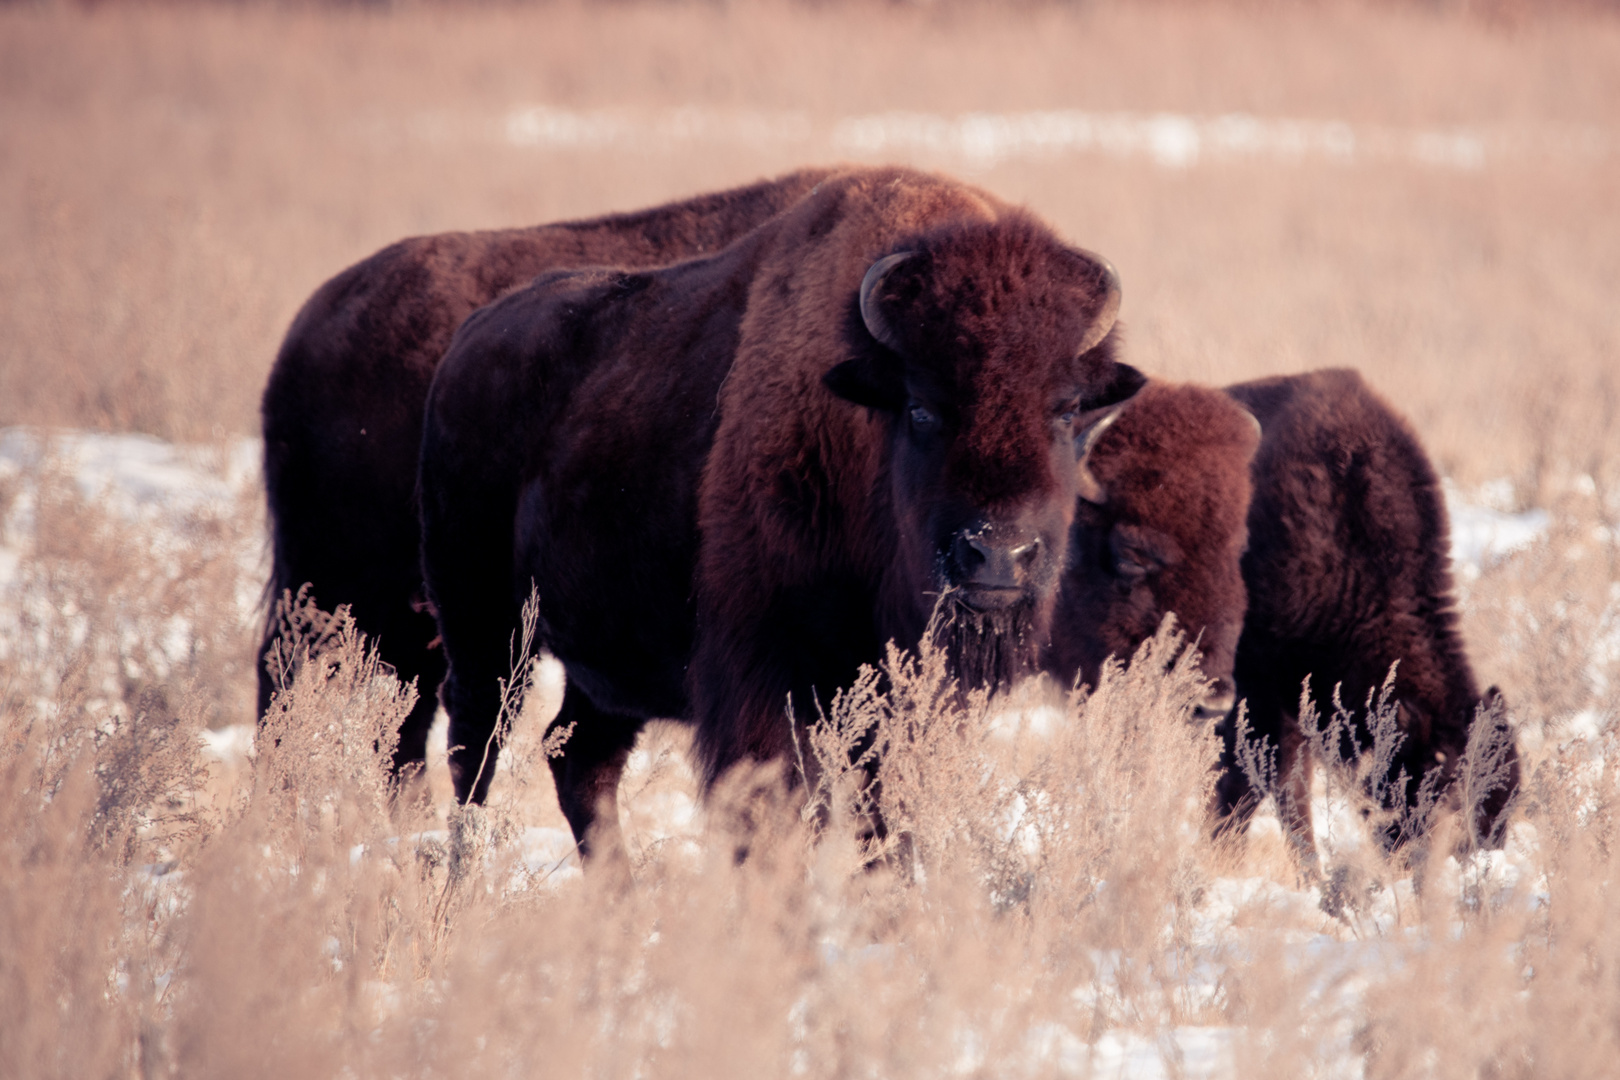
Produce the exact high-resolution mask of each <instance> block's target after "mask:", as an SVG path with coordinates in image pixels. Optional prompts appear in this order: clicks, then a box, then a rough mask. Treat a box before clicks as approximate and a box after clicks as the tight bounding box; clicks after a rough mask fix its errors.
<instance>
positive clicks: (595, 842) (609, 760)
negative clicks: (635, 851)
mask: <svg viewBox="0 0 1620 1080" xmlns="http://www.w3.org/2000/svg"><path fill="white" fill-rule="evenodd" d="M643 724H644V721H643V720H641V719H640V718H637V717H630V716H623V715H619V714H616V713H610V712H607V711H605V710H603V709H600V708H598V707H597V706H596V704H595V703H594V702H593V701H591V699H590V698H589V697H588V696H587V695H586V694H585V692H584V691H582V690H580V689H579V688H578V687H577V686H576V685H575V684H574V683H573V682H570V683H569V684H568V686H567V688H566V689H565V690H564V691H563V702H562V708H561V710H559V711H558V713H557V718H556V719H555V720H553V721H552V722H551V728H550V731H549V732H548V733H547V739H548V741H549V740H551V739H553V738H561V737H562V734H561V733H562V732H565V731H566V738H564V739H563V742H562V745H561V747H560V751H561V752H560V753H559V754H558V756H556V757H553V758H552V759H551V776H552V779H553V780H554V781H555V782H556V785H557V803H558V805H559V806H560V807H561V808H562V812H563V817H565V818H567V819H568V827H569V828H570V829H572V830H573V832H574V840H575V841H576V842H577V843H578V844H579V853H580V858H581V859H585V860H590V861H593V862H598V861H600V860H601V859H603V858H607V859H612V860H615V861H617V860H618V859H620V858H622V857H625V856H626V855H627V851H626V848H625V844H624V835H623V833H622V832H621V831H620V828H619V798H618V796H619V780H620V778H621V777H622V776H623V775H624V766H625V762H626V761H627V760H629V757H630V750H631V748H632V747H634V746H635V742H636V736H637V735H638V734H639V733H640V731H641V728H642V726H643ZM570 726H572V730H571V731H570V730H568V729H569V727H570Z"/></svg>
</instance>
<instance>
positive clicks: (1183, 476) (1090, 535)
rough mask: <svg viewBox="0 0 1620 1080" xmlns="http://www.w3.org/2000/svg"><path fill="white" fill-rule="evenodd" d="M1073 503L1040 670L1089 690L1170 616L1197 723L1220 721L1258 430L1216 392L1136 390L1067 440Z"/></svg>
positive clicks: (1240, 603)
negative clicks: (1192, 658)
mask: <svg viewBox="0 0 1620 1080" xmlns="http://www.w3.org/2000/svg"><path fill="white" fill-rule="evenodd" d="M1081 443H1082V450H1081V463H1080V500H1079V502H1078V505H1077V508H1076V511H1075V518H1074V525H1073V527H1072V528H1071V530H1070V534H1069V562H1068V568H1067V569H1066V570H1065V572H1064V576H1063V584H1062V586H1061V593H1060V597H1059V600H1058V612H1057V615H1056V616H1055V618H1054V623H1053V630H1052V644H1051V647H1050V650H1049V652H1048V657H1047V663H1046V668H1047V670H1048V671H1049V672H1051V673H1052V674H1053V676H1054V677H1056V678H1058V679H1059V680H1060V681H1064V682H1068V681H1071V680H1073V679H1074V678H1075V676H1076V674H1078V675H1079V676H1080V677H1081V678H1083V679H1084V680H1085V681H1087V682H1090V683H1093V684H1095V683H1096V681H1097V677H1098V674H1099V672H1100V671H1101V669H1102V665H1103V663H1104V661H1106V660H1107V659H1108V658H1109V657H1110V656H1117V657H1120V658H1121V659H1124V658H1128V657H1129V656H1130V655H1131V654H1132V653H1133V652H1135V651H1136V648H1137V646H1138V645H1140V644H1141V643H1142V642H1143V641H1145V640H1146V639H1147V638H1149V637H1151V636H1152V635H1153V633H1154V631H1156V630H1157V629H1158V628H1159V624H1160V623H1161V622H1162V621H1163V619H1164V617H1165V615H1166V614H1169V613H1171V612H1173V613H1174V614H1175V615H1176V618H1177V620H1178V621H1179V622H1180V624H1181V626H1182V628H1183V629H1184V630H1185V631H1186V633H1187V635H1188V636H1189V637H1190V638H1191V639H1192V640H1193V641H1194V642H1195V647H1196V648H1197V649H1198V650H1199V653H1200V660H1199V663H1200V667H1201V668H1202V669H1203V672H1204V675H1205V676H1206V677H1207V678H1208V679H1209V680H1210V692H1209V695H1208V696H1207V697H1206V698H1205V700H1204V701H1203V702H1202V703H1201V704H1200V705H1199V706H1198V710H1197V711H1198V715H1199V716H1200V717H1201V718H1204V719H1214V718H1216V717H1220V716H1225V715H1226V713H1227V712H1228V711H1230V710H1231V708H1232V703H1233V700H1234V698H1233V693H1234V683H1233V679H1232V668H1233V662H1234V659H1235V657H1236V654H1237V648H1238V635H1239V633H1240V632H1241V631H1242V629H1243V612H1244V603H1245V595H1246V594H1245V589H1244V585H1243V570H1242V567H1241V565H1240V560H1241V559H1242V557H1243V547H1244V543H1245V540H1246V537H1247V526H1246V521H1247V516H1248V512H1249V485H1250V481H1249V463H1250V461H1251V460H1252V459H1253V457H1254V454H1255V450H1256V449H1257V448H1258V446H1259V445H1260V428H1259V425H1258V424H1256V423H1255V419H1254V417H1253V416H1250V415H1249V414H1248V413H1247V412H1246V411H1245V410H1244V409H1243V407H1242V406H1240V405H1238V404H1237V403H1236V402H1234V401H1233V400H1232V399H1231V398H1229V397H1227V396H1226V395H1225V394H1223V393H1221V392H1220V391H1219V390H1213V389H1206V388H1203V387H1196V386H1175V385H1171V384H1168V383H1157V382H1150V383H1148V385H1147V386H1145V387H1143V388H1142V389H1141V390H1140V391H1138V392H1137V394H1136V396H1135V397H1133V398H1131V399H1130V400H1129V401H1128V402H1126V403H1125V404H1124V405H1122V406H1118V407H1116V408H1114V409H1110V410H1106V411H1104V412H1103V413H1102V414H1101V415H1100V416H1099V417H1097V418H1096V419H1094V420H1092V421H1091V423H1090V425H1089V427H1087V428H1086V430H1085V434H1084V435H1083V436H1082V438H1081Z"/></svg>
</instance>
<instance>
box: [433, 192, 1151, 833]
mask: <svg viewBox="0 0 1620 1080" xmlns="http://www.w3.org/2000/svg"><path fill="white" fill-rule="evenodd" d="M1118 303H1119V292H1118V286H1117V283H1116V281H1115V277H1114V274H1113V271H1112V269H1111V268H1110V267H1109V266H1108V264H1107V263H1106V262H1104V261H1102V260H1101V259H1098V258H1097V257H1095V256H1093V255H1089V254H1087V253H1086V252H1084V251H1080V250H1078V249H1075V248H1072V247H1069V246H1067V245H1065V244H1063V243H1061V242H1059V241H1058V240H1057V239H1056V238H1055V237H1054V236H1053V235H1052V233H1051V232H1050V231H1049V230H1048V229H1047V228H1046V227H1045V226H1043V225H1042V224H1040V223H1039V222H1038V221H1036V220H1035V219H1034V218H1033V217H1031V216H1030V215H1029V214H1027V213H1025V212H1023V211H1021V210H1018V209H1015V208H1012V207H1009V206H1007V205H1005V204H1003V203H1001V202H999V201H997V200H995V199H993V198H992V197H990V196H988V195H986V194H984V193H982V192H979V191H977V190H974V189H972V188H969V187H965V186H962V185H960V184H957V183H954V182H951V181H948V180H945V179H941V178H936V177H931V176H927V175H922V174H919V173H914V172H909V171H904V170H892V169H874V170H855V171H850V172H845V173H841V174H839V175H836V176H832V177H828V178H826V179H825V180H823V181H822V182H821V183H820V184H819V185H818V187H817V188H816V190H815V191H814V192H812V193H811V194H810V195H808V196H807V197H806V198H804V199H803V200H802V201H800V202H799V203H798V204H797V205H795V206H794V207H792V208H791V209H790V210H788V211H787V212H786V213H784V214H782V215H781V216H779V217H777V218H775V219H773V220H771V221H769V222H767V223H766V224H764V225H762V226H760V227H759V228H758V229H756V230H754V232H752V233H751V234H749V235H748V236H746V237H744V238H742V239H741V240H739V241H738V242H736V243H735V244H733V245H732V246H731V247H730V248H729V249H727V250H726V251H725V252H723V253H721V254H719V255H717V256H714V257H712V258H706V259H698V260H693V261H689V262H686V263H681V264H678V265H675V266H670V267H666V268H663V269H658V270H651V271H645V272H639V273H631V272H625V271H622V270H581V271H574V272H567V273H558V274H554V275H551V276H549V277H546V278H544V279H541V280H539V281H537V282H536V283H534V284H533V285H531V286H530V287H528V288H526V289H524V290H522V291H520V292H517V293H515V294H513V295H511V296H508V297H506V298H505V299H503V300H501V301H499V302H497V303H495V304H492V305H490V306H489V307H487V308H485V309H483V310H482V311H480V312H479V313H477V314H476V315H474V316H473V317H472V318H470V319H468V321H467V322H466V323H465V324H464V325H463V327H462V328H461V330H460V331H459V332H458V333H457V335H456V339H455V342H454V344H453V345H452V347H451V349H450V351H449V353H448V354H447V355H446V357H445V359H444V362H443V364H442V365H441V367H440V369H439V372H438V374H437V376H436V378H435V380H434V383H433V387H432V390H431V393H430V395H429V400H428V409H427V416H426V423H425V426H424V433H423V442H422V459H421V480H420V485H421V498H422V557H423V570H424V575H425V578H426V582H427V586H428V590H429V594H430V596H431V597H432V599H433V601H434V604H435V605H436V609H437V613H438V620H439V628H440V631H441V633H442V635H443V640H444V647H445V651H446V653H447V657H448V660H449V664H450V672H449V675H448V676H447V678H446V680H445V683H444V691H443V697H444V703H445V706H446V708H447V709H448V711H449V713H450V718H451V719H450V723H451V735H450V741H451V743H452V746H453V747H456V749H454V750H453V751H452V756H451V767H452V774H453V777H454V780H455V785H456V791H457V794H458V796H459V797H461V798H462V799H468V798H472V799H478V798H481V797H482V795H483V793H484V791H485V789H486V787H487V785H488V783H489V780H490V777H491V774H492V772H493V769H494V765H495V755H496V751H497V750H498V740H497V739H495V738H494V737H493V730H494V724H495V721H496V712H497V701H496V694H497V680H498V678H499V677H500V676H503V675H504V674H506V667H507V663H508V641H509V637H510V634H511V633H512V629H513V627H514V626H515V624H516V622H517V620H518V608H519V601H520V600H521V599H522V598H523V597H524V596H526V595H527V594H528V593H529V591H530V587H531V583H532V585H533V586H534V587H535V588H536V589H537V590H538V593H539V597H540V636H541V639H542V640H543V642H544V643H545V645H546V646H547V647H549V648H550V649H551V651H552V652H553V653H554V654H555V655H556V656H557V657H558V658H559V659H560V660H561V661H562V663H563V664H564V666H565V668H566V669H567V673H568V685H567V690H566V692H565V695H564V700H563V705H562V711H561V713H560V714H559V716H558V717H557V720H556V721H555V723H557V724H559V725H567V724H573V725H574V730H573V734H572V737H571V738H569V740H568V741H567V742H566V744H565V745H564V752H563V756H562V757H561V758H559V759H557V760H556V761H555V762H554V763H553V769H554V774H555V776H556V779H557V787H558V794H559V799H560V802H561V804H562V808H563V811H564V813H565V814H566V815H567V817H568V820H569V823H570V824H571V825H572V827H573V829H574V832H575V835H576V836H577V837H579V838H580V839H581V840H582V841H583V840H585V839H586V836H587V834H588V832H589V830H590V828H591V825H592V822H593V820H595V819H596V817H597V814H598V812H599V809H600V808H602V807H604V806H607V807H611V805H612V802H611V800H612V797H613V794H614V792H615V790H616V787H617V781H618V777H619V774H620V771H621V769H622V766H623V762H624V760H625V757H626V755H627V753H628V751H629V748H630V746H631V743H632V741H633V739H634V737H635V733H636V731H637V730H638V729H639V728H640V726H641V725H642V723H643V722H644V721H645V720H646V719H648V718H651V717H687V718H691V719H692V720H694V721H695V722H696V725H697V746H698V750H699V753H700V757H701V763H702V768H703V774H704V776H705V777H706V778H707V779H708V780H711V781H712V780H713V779H714V778H715V777H716V776H718V775H719V774H720V773H721V772H723V771H724V770H725V769H726V768H727V767H729V766H731V765H732V764H734V763H737V762H739V761H743V760H746V759H759V760H765V759H772V758H776V757H779V756H782V755H783V754H784V753H786V752H787V751H788V750H789V749H790V747H791V745H792V733H791V731H790V726H789V723H788V720H787V718H786V712H787V707H788V705H789V704H790V703H791V705H792V707H793V710H794V713H795V715H796V716H798V717H799V718H800V719H801V720H803V719H804V718H808V717H813V716H814V715H816V708H817V702H818V701H821V702H824V701H825V700H826V699H827V697H828V696H829V695H831V694H832V693H833V692H834V691H836V690H837V689H839V688H840V687H842V686H845V685H847V684H848V683H849V682H850V681H851V680H852V679H853V678H854V676H855V674H856V672H857V669H858V667H859V665H860V664H862V663H867V662H874V661H876V660H878V659H880V657H881V655H882V648H883V645H884V643H885V642H886V641H888V640H890V639H896V640H898V641H900V642H901V643H902V644H914V643H916V642H917V641H918V640H919V637H920V635H921V634H922V633H923V631H924V628H925V626H926V624H927V622H928V620H929V617H930V614H931V613H932V611H933V610H934V608H935V606H936V602H937V600H938V598H939V597H940V595H941V594H942V593H944V592H946V591H948V590H949V591H950V592H951V594H952V596H953V597H954V603H955V604H956V607H957V617H956V618H955V619H954V620H953V627H954V631H953V635H952V641H951V643H950V648H951V652H950V655H951V656H952V658H953V661H954V662H955V663H956V665H957V668H958V671H959V672H961V673H962V674H963V675H964V676H965V677H966V678H967V679H968V680H970V681H999V680H1001V679H1003V678H1007V677H1011V676H1012V675H1013V674H1015V673H1017V672H1018V671H1021V670H1025V669H1028V668H1030V667H1033V666H1034V664H1035V662H1036V660H1037V658H1038V654H1039V651H1040V648H1041V645H1042V642H1043V641H1044V638H1045V635H1046V633H1047V629H1048V624H1049V621H1050V617H1051V613H1052V608H1053V600H1054V597H1055V594H1056V588H1057V584H1058V579H1059V577H1060V575H1061V572H1062V568H1063V561H1064V552H1065V550H1066V547H1067V538H1068V530H1069V526H1070V523H1071V520H1072V518H1073V515H1074V508H1075V500H1076V494H1077V490H1078V488H1077V485H1078V483H1079V479H1078V473H1077V470H1076V467H1075V466H1076V461H1077V446H1076V438H1075V436H1076V431H1075V422H1076V420H1077V418H1078V417H1079V416H1080V415H1081V413H1082V412H1083V411H1085V410H1088V409H1092V408H1096V407H1099V406H1102V405H1105V404H1108V403H1110V402H1113V401H1117V400H1121V399H1123V398H1125V397H1128V396H1129V395H1130V394H1131V393H1132V392H1134V391H1135V390H1136V389H1137V387H1138V386H1139V385H1140V383H1141V382H1142V379H1141V376H1140V375H1139V374H1138V373H1136V372H1135V371H1134V370H1133V369H1131V368H1129V367H1127V366H1125V365H1122V364H1118V363H1116V361H1115V360H1114V357H1113V339H1112V337H1111V336H1110V332H1111V327H1112V326H1113V323H1114V319H1115V315H1116V311H1117V308H1118ZM615 821H616V814H614V813H611V812H610V813H608V814H607V815H605V817H604V818H603V821H602V824H603V826H604V827H606V828H610V829H611V828H612V827H613V825H614V823H615Z"/></svg>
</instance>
